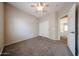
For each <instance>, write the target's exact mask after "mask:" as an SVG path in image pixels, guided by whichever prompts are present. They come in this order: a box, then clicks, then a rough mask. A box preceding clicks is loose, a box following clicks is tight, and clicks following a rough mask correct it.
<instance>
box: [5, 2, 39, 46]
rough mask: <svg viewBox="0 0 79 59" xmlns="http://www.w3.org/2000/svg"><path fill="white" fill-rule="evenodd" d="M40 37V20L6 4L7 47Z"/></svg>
mask: <svg viewBox="0 0 79 59" xmlns="http://www.w3.org/2000/svg"><path fill="white" fill-rule="evenodd" d="M36 36H38V20H37V18H35V17H34V16H32V15H29V14H27V13H25V12H23V11H21V10H19V9H17V8H15V7H13V6H11V5H10V4H7V3H5V38H6V39H5V45H10V44H13V43H16V42H19V41H23V40H26V39H29V38H33V37H36Z"/></svg>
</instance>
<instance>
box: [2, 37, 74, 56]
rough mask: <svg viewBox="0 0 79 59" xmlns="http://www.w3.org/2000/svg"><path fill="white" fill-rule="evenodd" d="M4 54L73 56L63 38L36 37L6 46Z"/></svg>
mask: <svg viewBox="0 0 79 59" xmlns="http://www.w3.org/2000/svg"><path fill="white" fill-rule="evenodd" d="M2 56H73V55H72V53H71V51H70V50H69V48H68V47H67V45H66V43H64V42H63V41H62V40H51V39H48V38H45V37H41V36H38V37H35V38H31V39H28V40H24V41H21V42H18V43H15V44H11V45H8V46H5V47H4V49H3V53H2Z"/></svg>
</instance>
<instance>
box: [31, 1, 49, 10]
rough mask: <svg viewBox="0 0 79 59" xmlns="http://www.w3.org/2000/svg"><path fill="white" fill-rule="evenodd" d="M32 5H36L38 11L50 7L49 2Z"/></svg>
mask: <svg viewBox="0 0 79 59" xmlns="http://www.w3.org/2000/svg"><path fill="white" fill-rule="evenodd" d="M32 7H35V8H36V10H37V11H43V10H44V8H46V7H48V4H47V3H42V2H40V3H37V4H34V5H32Z"/></svg>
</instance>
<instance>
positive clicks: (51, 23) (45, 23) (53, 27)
mask: <svg viewBox="0 0 79 59" xmlns="http://www.w3.org/2000/svg"><path fill="white" fill-rule="evenodd" d="M39 35H40V36H44V37H48V38H50V39H53V40H57V39H58V38H57V37H58V36H57V35H58V32H57V19H56V13H54V12H53V13H51V14H48V15H46V16H44V17H42V18H40V19H39Z"/></svg>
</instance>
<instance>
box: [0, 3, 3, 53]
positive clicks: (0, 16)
mask: <svg viewBox="0 0 79 59" xmlns="http://www.w3.org/2000/svg"><path fill="white" fill-rule="evenodd" d="M3 47H4V7H3V3H1V2H0V54H1V52H2V50H3Z"/></svg>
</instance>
